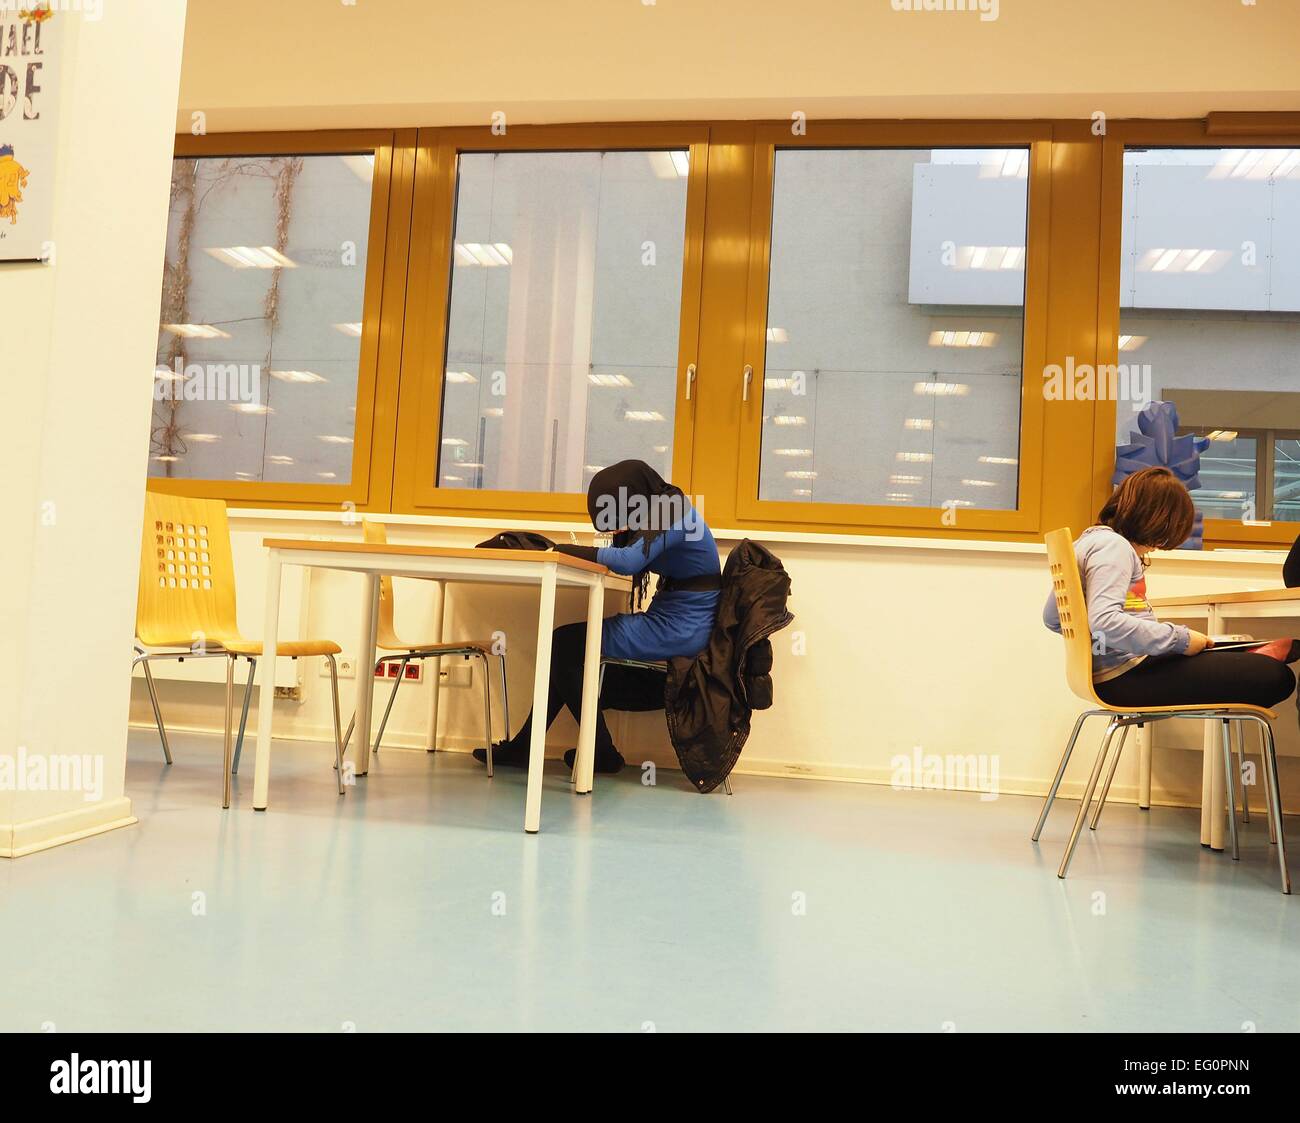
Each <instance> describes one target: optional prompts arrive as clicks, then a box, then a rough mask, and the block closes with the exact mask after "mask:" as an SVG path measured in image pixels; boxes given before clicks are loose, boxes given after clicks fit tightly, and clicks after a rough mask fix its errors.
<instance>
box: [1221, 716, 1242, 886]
mask: <svg viewBox="0 0 1300 1123" xmlns="http://www.w3.org/2000/svg"><path fill="white" fill-rule="evenodd" d="M1231 725H1232V722H1231V721H1229V720H1227V719H1224V720H1223V721H1221V722H1220V723H1219V733H1220V736H1221V738H1222V740H1223V782H1224V789H1223V790H1224V791H1225V792H1226V793H1227V796H1228V836H1229V838H1231V839H1232V860H1233V861H1234V862H1236V861H1240V859H1241V851H1240V849H1238V846H1237V785H1236V784H1234V783H1233V780H1232V729H1231Z"/></svg>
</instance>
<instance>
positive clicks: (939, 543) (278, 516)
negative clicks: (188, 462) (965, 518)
mask: <svg viewBox="0 0 1300 1123" xmlns="http://www.w3.org/2000/svg"><path fill="white" fill-rule="evenodd" d="M364 517H365V518H366V519H369V520H370V521H371V522H377V523H383V524H384V525H385V526H412V527H419V526H427V527H446V528H450V529H460V530H484V531H488V532H493V531H499V530H535V531H538V532H539V533H542V534H568V533H577V534H579V535H580V536H582V537H586V535H587V534H589V533H590V532H589V531H587V530H585V529H583V528H581V526H580V524H578V523H575V522H566V521H563V520H560V519H494V518H478V517H460V516H452V515H404V514H373V515H372V514H367V515H365V516H364ZM230 518H231V519H232V520H234V521H235V522H236V523H240V522H243V523H257V522H274V523H295V524H305V523H317V524H322V523H323V524H344V523H345V520H346V521H347V523H348V524H350V525H355V524H356V521H357V520H358V518H359V516H358V515H357V514H356V513H354V512H345V511H310V510H300V511H296V510H278V509H274V508H266V507H232V508H231V509H230ZM710 530H712V531H713V537H714V538H715V539H717V540H718V541H719V542H727V543H730V542H739V541H740V540H741V539H744V538H753V539H755V540H757V541H760V542H765V543H771V544H773V545H809V546H851V547H857V548H859V549H884V550H913V551H916V550H924V551H956V552H959V553H967V554H971V553H975V554H1029V555H1033V556H1036V557H1043V556H1044V555H1045V554H1046V552H1047V551H1046V547H1045V546H1043V544H1042V543H1038V542H1000V541H994V540H991V539H980V538H906V537H899V536H894V535H882V534H874V535H873V534H826V533H814V532H804V531H797V530H729V529H725V528H721V529H720V528H718V527H710ZM1153 556H1154V558H1155V560H1156V561H1157V562H1159V563H1161V564H1162V565H1168V564H1171V563H1172V564H1175V565H1193V566H1196V565H1205V564H1213V563H1218V564H1223V563H1225V562H1226V563H1228V564H1232V565H1245V566H1264V567H1268V568H1270V569H1274V570H1275V571H1276V572H1277V573H1278V584H1281V568H1282V561H1283V559H1284V558H1285V557H1286V551H1285V550H1277V549H1274V550H1247V549H1235V548H1232V549H1211V550H1162V551H1159V552H1157V553H1156V554H1155V555H1153Z"/></svg>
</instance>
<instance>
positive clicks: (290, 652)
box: [221, 639, 343, 659]
mask: <svg viewBox="0 0 1300 1123" xmlns="http://www.w3.org/2000/svg"><path fill="white" fill-rule="evenodd" d="M221 646H222V647H223V648H224V649H225V650H226V651H229V652H230V653H231V654H232V655H251V656H254V657H260V656H261V654H262V641H261V640H260V639H232V640H226V641H225V642H224V643H223V644H222V645H221ZM342 651H343V648H341V647H340V646H339V645H338V644H337V643H335V642H334V641H333V640H327V639H287V640H281V641H280V642H279V643H277V644H276V645H275V653H276V654H277V655H284V656H286V657H287V658H291V659H297V658H298V657H299V656H306V655H339V654H341V653H342Z"/></svg>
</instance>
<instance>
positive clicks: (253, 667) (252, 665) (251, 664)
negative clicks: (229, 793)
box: [230, 656, 257, 776]
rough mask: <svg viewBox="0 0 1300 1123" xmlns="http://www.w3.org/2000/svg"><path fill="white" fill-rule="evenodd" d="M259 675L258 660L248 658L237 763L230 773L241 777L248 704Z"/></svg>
mask: <svg viewBox="0 0 1300 1123" xmlns="http://www.w3.org/2000/svg"><path fill="white" fill-rule="evenodd" d="M256 673H257V660H256V659H254V658H253V657H252V656H249V657H248V682H247V683H246V684H245V686H244V709H243V712H242V713H241V714H240V715H239V736H238V737H236V738H235V763H234V764H233V765H232V766H231V768H230V771H231V772H232V773H233V774H234V775H236V776H237V775H239V758H240V756H241V755H242V754H243V751H244V730H245V729H246V728H247V727H248V703H249V700H250V699H251V698H252V697H253V676H254V675H255V674H256Z"/></svg>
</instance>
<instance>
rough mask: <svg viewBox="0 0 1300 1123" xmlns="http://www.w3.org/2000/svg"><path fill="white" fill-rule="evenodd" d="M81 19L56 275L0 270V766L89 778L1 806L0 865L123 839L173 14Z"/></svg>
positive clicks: (118, 9) (171, 131)
mask: <svg viewBox="0 0 1300 1123" xmlns="http://www.w3.org/2000/svg"><path fill="white" fill-rule="evenodd" d="M85 7H87V8H90V9H92V10H91V11H90V12H89V13H86V14H83V13H82V12H77V11H69V10H67V9H66V7H65V6H61V5H56V11H55V15H54V17H53V20H52V21H51V22H52V24H53V23H59V24H60V26H61V28H62V30H63V31H64V32H66V34H67V36H68V39H67V44H66V48H65V50H66V54H65V55H64V57H63V62H64V65H63V66H62V67H61V71H60V73H59V74H58V75H57V82H58V86H57V88H58V90H59V93H60V105H59V110H58V120H59V142H58V155H57V164H56V168H55V173H54V184H53V189H54V193H55V194H54V227H53V239H52V241H53V244H54V246H53V248H54V258H53V263H52V264H50V265H0V338H3V339H4V386H5V408H4V410H3V411H2V412H0V478H3V479H4V480H5V481H6V485H7V489H8V490H7V498H8V502H9V507H10V511H11V514H12V517H11V518H10V519H9V520H8V521H7V524H6V527H5V533H4V539H5V541H4V548H3V549H0V588H3V590H4V596H3V597H2V598H0V757H8V758H10V762H6V763H9V767H10V768H12V767H14V766H15V765H16V764H17V763H18V762H19V760H20V759H21V760H23V761H25V762H30V761H32V760H34V759H37V758H41V757H44V758H46V764H47V767H48V762H49V758H51V757H54V756H60V757H63V758H65V760H67V759H69V758H71V757H74V756H75V757H80V758H81V761H82V764H83V766H85V767H87V768H88V775H87V776H86V777H85V778H84V782H83V783H82V784H81V786H80V788H78V790H71V791H70V790H55V791H51V790H43V791H32V790H25V791H17V790H4V791H0V855H16V854H22V853H26V852H29V851H31V850H38V849H42V848H44V847H47V846H51V845H55V844H57V843H59V842H64V841H69V840H70V839H72V838H76V837H81V836H83V835H86V834H94V833H98V832H100V831H104V830H109V829H111V828H113V827H119V826H124V825H128V824H130V823H132V822H134V819H133V817H132V812H131V804H130V801H129V800H128V799H127V798H126V797H125V794H124V789H125V769H126V739H127V714H128V707H129V702H130V660H131V646H130V644H131V636H132V634H133V630H134V619H135V601H136V584H137V579H138V574H139V561H140V521H141V512H142V509H143V497H144V487H145V475H146V471H147V468H148V448H149V430H150V424H151V413H152V405H153V398H152V388H153V368H154V358H155V355H156V350H157V340H158V301H159V293H160V292H161V286H162V262H163V256H164V248H165V242H166V232H167V211H168V200H169V197H170V189H171V164H172V153H173V150H174V136H175V131H176V104H177V100H178V90H179V84H180V65H181V48H182V43H183V39H184V32H185V7H186V6H185V2H184V0H174V2H172V3H167V4H129V3H108V4H105V5H103V10H102V13H100V15H101V16H102V18H99V19H93V18H91V16H93V15H94V14H95V13H94V11H93V9H94V7H95V6H93V5H86V6H85ZM7 14H8V15H12V14H13V13H12V11H11V12H9V13H7ZM51 77H53V74H52V75H51ZM49 188H50V184H49V183H48V182H36V181H35V180H34V179H33V180H32V181H29V183H28V184H27V186H26V188H25V193H26V194H27V196H28V197H29V198H31V197H33V196H35V195H36V193H38V192H43V191H45V190H47V189H49ZM19 205H20V206H21V205H22V204H19ZM69 691H75V699H73V698H70V697H69ZM20 748H21V749H22V750H23V753H22V754H20V753H19V749H20ZM150 749H151V751H154V752H156V751H157V748H156V745H154V746H150ZM0 766H2V765H0ZM6 786H7V787H8V786H9V785H6ZM47 788H48V785H47ZM213 794H214V803H215V795H216V793H215V790H214V793H213ZM87 796H89V797H90V798H87Z"/></svg>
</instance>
